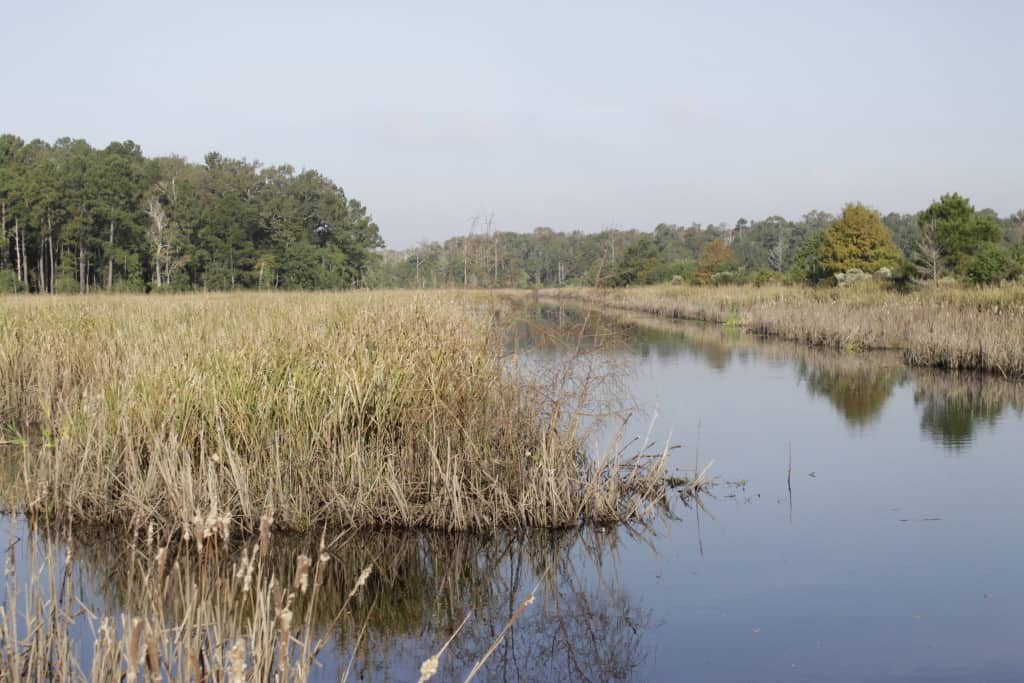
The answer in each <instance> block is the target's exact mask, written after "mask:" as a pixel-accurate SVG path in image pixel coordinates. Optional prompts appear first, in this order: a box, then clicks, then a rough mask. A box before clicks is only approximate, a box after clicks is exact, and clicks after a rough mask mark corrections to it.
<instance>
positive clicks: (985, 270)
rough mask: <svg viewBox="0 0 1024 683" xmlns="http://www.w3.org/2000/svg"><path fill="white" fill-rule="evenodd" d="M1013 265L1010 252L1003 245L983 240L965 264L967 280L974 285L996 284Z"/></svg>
mask: <svg viewBox="0 0 1024 683" xmlns="http://www.w3.org/2000/svg"><path fill="white" fill-rule="evenodd" d="M1013 265H1014V262H1013V260H1012V259H1011V258H1010V253H1009V252H1008V251H1007V250H1006V249H1004V248H1003V247H1001V246H999V245H997V244H992V243H990V242H984V243H982V244H980V245H979V246H978V247H977V248H976V249H975V252H974V255H973V256H971V257H970V259H968V260H967V262H966V264H965V275H966V276H967V280H968V281H970V282H972V283H974V284H976V285H991V284H997V283H999V282H1000V281H1001V280H1004V279H1007V278H1008V277H1009V275H1010V272H1011V269H1012V267H1013Z"/></svg>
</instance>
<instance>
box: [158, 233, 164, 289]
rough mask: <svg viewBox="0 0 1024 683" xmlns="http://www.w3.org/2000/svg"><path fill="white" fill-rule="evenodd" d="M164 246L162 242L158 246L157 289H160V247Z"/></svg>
mask: <svg viewBox="0 0 1024 683" xmlns="http://www.w3.org/2000/svg"><path fill="white" fill-rule="evenodd" d="M162 246H163V245H162V244H161V243H160V242H157V244H156V288H157V289H160V251H161V249H160V247H162Z"/></svg>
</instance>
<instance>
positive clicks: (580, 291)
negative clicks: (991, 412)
mask: <svg viewBox="0 0 1024 683" xmlns="http://www.w3.org/2000/svg"><path fill="white" fill-rule="evenodd" d="M546 293H547V294H550V295H553V296H558V297H563V298H567V299H571V300H579V301H585V302H588V303H593V304H597V305H600V306H604V307H610V308H617V309H621V310H628V311H637V312H643V313H650V314H653V315H656V316H664V317H667V318H685V319H692V320H704V321H709V322H715V323H722V324H727V325H736V326H742V327H744V328H746V329H749V330H751V331H753V332H756V333H759V334H765V335H772V336H778V337H782V338H785V339H790V340H795V341H799V342H803V343H807V344H812V345H821V346H829V347H834V348H843V349H853V350H856V349H893V350H898V351H901V352H902V353H903V356H904V360H905V361H906V362H907V363H908V364H910V365H919V366H935V367H942V368H948V369H954V370H985V371H989V372H996V373H1000V374H1003V375H1005V376H1011V377H1024V343H1022V342H1021V340H1022V338H1024V285H1014V286H1006V287H999V288H979V289H967V288H961V287H942V286H937V287H925V288H921V289H919V290H917V291H914V292H910V293H900V292H896V291H893V290H891V289H887V288H884V287H883V286H881V285H879V284H877V283H865V284H863V285H860V286H856V287H849V288H835V289H824V288H822V289H811V288H807V287H786V286H781V285H775V286H767V287H750V286H730V287H691V286H676V285H665V286H653V287H637V288H628V289H586V288H571V289H564V290H552V291H551V292H546Z"/></svg>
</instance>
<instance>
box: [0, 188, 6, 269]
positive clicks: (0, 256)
mask: <svg viewBox="0 0 1024 683" xmlns="http://www.w3.org/2000/svg"><path fill="white" fill-rule="evenodd" d="M6 246H7V202H0V270H3V269H4V247H6Z"/></svg>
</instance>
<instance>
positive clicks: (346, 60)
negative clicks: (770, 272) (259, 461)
mask: <svg viewBox="0 0 1024 683" xmlns="http://www.w3.org/2000/svg"><path fill="white" fill-rule="evenodd" d="M0 8H2V9H0V64H2V65H3V69H2V73H3V81H2V83H3V85H2V90H0V130H2V131H6V132H11V133H14V134H17V135H20V136H21V137H23V138H26V139H30V138H35V137H41V138H45V139H47V140H53V139H54V138H57V137H60V136H64V135H68V136H71V137H84V138H86V139H87V140H89V142H91V143H92V144H94V145H97V146H103V145H105V144H106V143H107V142H109V141H110V140H113V139H126V138H131V139H133V140H135V141H136V142H138V143H139V144H140V145H141V146H142V148H143V150H144V151H145V152H146V153H147V154H149V155H159V154H168V153H172V152H176V153H180V154H184V155H185V156H187V157H189V158H190V159H192V160H201V159H202V156H203V155H204V154H205V153H206V152H207V151H210V150H217V151H219V152H221V153H223V154H227V155H231V156H239V157H242V156H244V157H247V158H249V159H258V160H260V161H262V162H264V163H268V164H278V163H291V164H293V165H294V166H296V167H299V168H302V167H311V168H316V169H318V170H320V171H323V172H324V173H326V174H327V175H328V176H330V177H331V178H333V179H334V180H335V181H336V182H338V183H339V184H340V185H341V186H343V187H344V188H345V190H346V192H347V193H348V194H349V195H350V196H354V197H356V198H358V199H360V200H362V201H364V202H365V203H366V204H367V206H368V207H369V209H370V211H371V212H372V214H373V215H374V217H375V218H376V220H377V222H378V224H379V225H380V227H381V232H382V234H383V236H384V239H385V240H386V241H387V243H388V245H389V246H394V247H406V246H410V245H412V244H414V243H415V242H417V241H418V240H420V239H443V238H446V237H448V236H451V235H453V234H456V233H461V232H465V231H466V230H467V229H468V227H469V218H470V217H471V216H472V215H474V214H478V213H481V212H493V213H494V215H495V225H496V227H497V228H499V229H507V230H529V229H532V228H533V227H535V226H538V225H548V226H551V227H555V228H559V229H582V230H588V231H589V230H597V229H600V228H602V227H606V226H620V227H636V228H643V229H650V228H651V227H653V226H654V225H656V224H657V223H659V222H663V221H664V222H672V223H686V224H689V223H690V222H693V221H698V222H701V223H717V222H719V221H726V222H728V223H730V224H731V223H733V222H734V221H735V220H736V219H737V218H738V217H740V216H745V217H747V218H761V217H765V216H768V215H770V214H776V213H777V214H782V215H785V216H789V217H794V218H795V217H798V216H800V215H801V214H803V213H805V212H806V211H808V210H810V209H823V210H829V211H838V210H839V209H840V207H841V206H842V204H843V203H845V202H846V201H850V200H859V201H864V202H867V203H869V204H872V205H874V206H876V207H877V208H879V209H881V210H883V211H889V210H895V211H907V212H910V211H916V210H919V209H920V208H923V207H924V206H925V205H927V203H928V202H929V201H930V200H931V199H933V198H936V197H938V195H940V194H941V193H943V192H948V191H959V192H961V193H962V194H967V195H968V196H970V197H971V198H972V199H973V200H974V202H975V204H976V205H978V206H979V207H991V208H994V209H996V210H997V211H999V212H1000V213H1001V214H1006V213H1009V212H1011V211H1015V210H1017V209H1020V208H1024V88H1022V87H1021V83H1022V81H1024V51H1022V48H1021V43H1020V36H1021V29H1022V26H1024V2H1012V1H1006V2H994V1H990V2H968V1H966V0H965V1H963V2H925V1H923V0H922V1H919V2H909V1H907V2H825V1H813V2H812V1H807V2H628V3H627V2H615V3H598V2H562V3H556V2H544V3H541V2H537V3H534V2H525V1H519V2H505V3H492V2H485V1H483V0H476V1H475V2H441V1H440V0H438V1H437V2H429V3H428V2H407V3H398V2H329V1H327V0H317V1H313V0H309V1H303V0H292V1H290V2H281V1H279V2H261V1H248V2H234V1H232V2H214V1H213V0H207V1H206V2H195V1H193V0H180V1H178V2H173V3H159V4H156V3H149V2H140V1H138V0H136V1H133V2H129V1H107V2H104V1H102V0H97V1H93V2H84V1H83V2H57V1H47V0H36V1H34V2H27V1H25V0H18V1H14V0H0Z"/></svg>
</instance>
